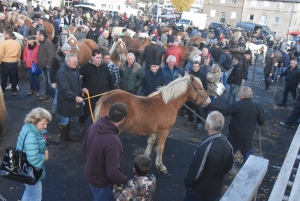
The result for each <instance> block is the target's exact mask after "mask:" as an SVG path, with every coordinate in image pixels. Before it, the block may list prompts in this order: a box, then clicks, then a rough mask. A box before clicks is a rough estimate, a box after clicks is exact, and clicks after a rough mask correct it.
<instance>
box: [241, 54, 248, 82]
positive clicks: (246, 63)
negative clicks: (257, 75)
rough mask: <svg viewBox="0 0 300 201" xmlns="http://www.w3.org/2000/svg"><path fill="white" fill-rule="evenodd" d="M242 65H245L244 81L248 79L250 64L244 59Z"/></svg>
mask: <svg viewBox="0 0 300 201" xmlns="http://www.w3.org/2000/svg"><path fill="white" fill-rule="evenodd" d="M242 65H243V79H244V80H247V79H248V69H249V62H248V61H247V59H246V58H245V57H243V58H242Z"/></svg>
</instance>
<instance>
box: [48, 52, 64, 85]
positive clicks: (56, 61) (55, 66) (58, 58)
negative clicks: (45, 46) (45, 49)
mask: <svg viewBox="0 0 300 201" xmlns="http://www.w3.org/2000/svg"><path fill="white" fill-rule="evenodd" d="M65 63H66V62H65V55H64V54H63V53H62V51H60V52H59V53H57V54H56V55H55V56H54V57H53V59H52V64H51V68H50V81H51V83H56V74H57V72H58V71H59V69H60V68H61V67H62V66H63V65H64V64H65Z"/></svg>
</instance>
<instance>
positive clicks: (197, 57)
mask: <svg viewBox="0 0 300 201" xmlns="http://www.w3.org/2000/svg"><path fill="white" fill-rule="evenodd" d="M194 61H198V62H200V61H201V57H200V56H199V55H195V56H193V62H194Z"/></svg>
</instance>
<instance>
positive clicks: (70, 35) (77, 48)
mask: <svg viewBox="0 0 300 201" xmlns="http://www.w3.org/2000/svg"><path fill="white" fill-rule="evenodd" d="M72 39H73V40H74V41H76V50H77V51H79V46H78V41H77V39H76V38H75V36H74V35H73V34H71V33H69V38H67V42H68V41H69V40H72ZM71 47H72V48H73V46H71Z"/></svg>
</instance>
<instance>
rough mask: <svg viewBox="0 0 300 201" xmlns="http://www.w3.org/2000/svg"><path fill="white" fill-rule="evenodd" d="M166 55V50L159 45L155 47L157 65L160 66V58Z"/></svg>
mask: <svg viewBox="0 0 300 201" xmlns="http://www.w3.org/2000/svg"><path fill="white" fill-rule="evenodd" d="M165 53H166V50H165V49H164V48H162V47H161V46H160V45H157V46H156V58H155V60H156V61H158V63H160V64H161V62H162V56H163V55H164V54H165Z"/></svg>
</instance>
